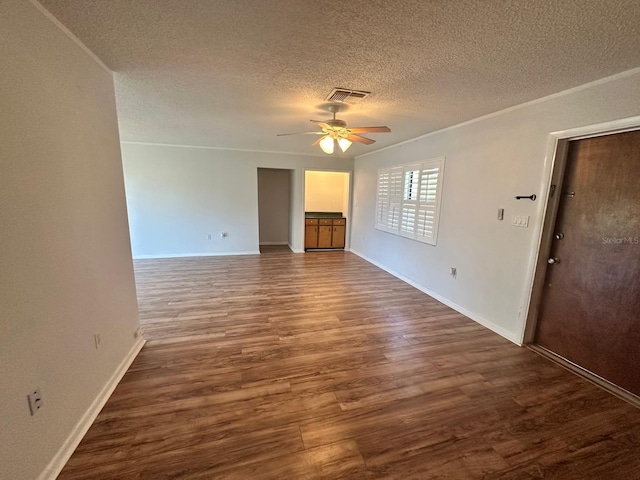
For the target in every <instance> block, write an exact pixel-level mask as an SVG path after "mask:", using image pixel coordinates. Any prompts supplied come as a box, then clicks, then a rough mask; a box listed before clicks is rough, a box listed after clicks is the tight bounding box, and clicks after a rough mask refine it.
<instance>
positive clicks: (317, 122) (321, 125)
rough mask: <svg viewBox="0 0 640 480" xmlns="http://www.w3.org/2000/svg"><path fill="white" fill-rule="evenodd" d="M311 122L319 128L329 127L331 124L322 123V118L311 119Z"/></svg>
mask: <svg viewBox="0 0 640 480" xmlns="http://www.w3.org/2000/svg"><path fill="white" fill-rule="evenodd" d="M311 122H313V123H316V124H318V125H319V126H320V127H321V128H331V125H329V124H328V123H324V122H323V121H322V120H311Z"/></svg>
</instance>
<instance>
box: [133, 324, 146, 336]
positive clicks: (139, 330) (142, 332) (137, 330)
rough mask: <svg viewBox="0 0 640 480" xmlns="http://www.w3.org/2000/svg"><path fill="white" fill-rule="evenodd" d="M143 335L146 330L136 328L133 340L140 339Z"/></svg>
mask: <svg viewBox="0 0 640 480" xmlns="http://www.w3.org/2000/svg"><path fill="white" fill-rule="evenodd" d="M142 334H144V328H142V327H138V328H136V331H135V332H133V338H140V337H141V336H142Z"/></svg>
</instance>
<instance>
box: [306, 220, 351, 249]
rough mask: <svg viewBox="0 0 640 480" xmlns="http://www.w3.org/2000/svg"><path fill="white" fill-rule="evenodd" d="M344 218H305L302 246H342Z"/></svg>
mask: <svg viewBox="0 0 640 480" xmlns="http://www.w3.org/2000/svg"><path fill="white" fill-rule="evenodd" d="M346 225H347V221H346V219H345V218H306V219H305V236H304V248H305V250H307V249H310V248H344V239H345V233H346Z"/></svg>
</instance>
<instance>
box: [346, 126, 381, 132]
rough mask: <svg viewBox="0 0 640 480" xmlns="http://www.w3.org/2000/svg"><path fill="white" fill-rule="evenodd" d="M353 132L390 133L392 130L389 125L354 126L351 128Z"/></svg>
mask: <svg viewBox="0 0 640 480" xmlns="http://www.w3.org/2000/svg"><path fill="white" fill-rule="evenodd" d="M349 131H350V132H351V133H366V132H371V133H388V132H390V131H391V129H390V128H389V127H354V128H349Z"/></svg>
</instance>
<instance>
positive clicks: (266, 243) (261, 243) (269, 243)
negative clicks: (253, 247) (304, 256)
mask: <svg viewBox="0 0 640 480" xmlns="http://www.w3.org/2000/svg"><path fill="white" fill-rule="evenodd" d="M260 245H289V244H288V243H287V242H260Z"/></svg>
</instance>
